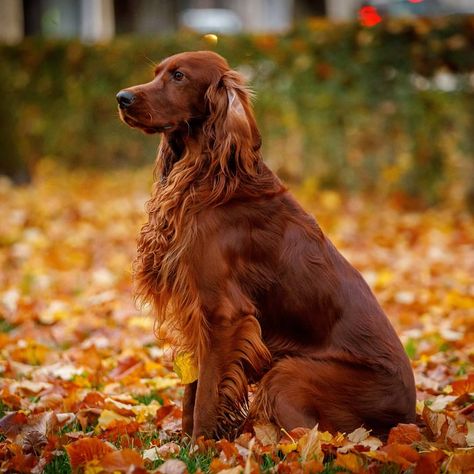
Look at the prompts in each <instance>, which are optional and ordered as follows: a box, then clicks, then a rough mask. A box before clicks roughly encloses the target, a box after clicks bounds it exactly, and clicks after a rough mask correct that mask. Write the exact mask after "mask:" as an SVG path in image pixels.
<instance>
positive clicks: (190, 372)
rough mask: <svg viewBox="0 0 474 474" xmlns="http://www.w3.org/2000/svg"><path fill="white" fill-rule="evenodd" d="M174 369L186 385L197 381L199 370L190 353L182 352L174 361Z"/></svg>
mask: <svg viewBox="0 0 474 474" xmlns="http://www.w3.org/2000/svg"><path fill="white" fill-rule="evenodd" d="M173 369H174V371H175V372H176V374H177V375H178V377H179V378H180V379H181V382H182V383H184V384H189V383H192V382H194V381H195V380H197V378H198V368H197V366H196V364H195V363H194V360H193V356H192V355H191V354H190V353H189V352H181V353H180V354H178V355H177V356H176V358H175V359H174V365H173Z"/></svg>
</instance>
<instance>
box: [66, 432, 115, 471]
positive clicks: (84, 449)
mask: <svg viewBox="0 0 474 474" xmlns="http://www.w3.org/2000/svg"><path fill="white" fill-rule="evenodd" d="M65 449H66V452H67V455H68V457H69V462H70V463H71V467H72V468H73V469H76V468H78V467H80V466H84V465H85V464H86V463H88V462H90V461H100V460H101V459H102V458H103V457H104V456H105V455H106V454H108V453H111V452H112V451H114V447H113V446H112V445H111V444H109V443H107V442H104V441H102V440H100V439H97V438H81V439H78V440H77V441H74V442H73V443H71V444H68V445H67V446H65Z"/></svg>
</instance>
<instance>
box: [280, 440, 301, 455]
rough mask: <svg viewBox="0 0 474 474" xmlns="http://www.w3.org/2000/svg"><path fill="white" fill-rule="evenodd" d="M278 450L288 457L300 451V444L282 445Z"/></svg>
mask: <svg viewBox="0 0 474 474" xmlns="http://www.w3.org/2000/svg"><path fill="white" fill-rule="evenodd" d="M277 448H278V449H279V450H280V451H281V452H282V453H283V454H284V455H285V456H286V455H287V454H290V453H291V452H292V451H296V450H297V449H298V443H280V444H278V445H277Z"/></svg>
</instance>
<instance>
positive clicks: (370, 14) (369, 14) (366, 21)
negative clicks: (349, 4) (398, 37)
mask: <svg viewBox="0 0 474 474" xmlns="http://www.w3.org/2000/svg"><path fill="white" fill-rule="evenodd" d="M359 18H360V23H361V24H362V26H367V27H369V28H370V27H372V26H375V25H376V24H377V23H380V22H381V21H382V17H381V16H380V15H379V12H378V11H377V9H376V8H375V7H372V6H369V5H367V6H365V7H362V8H361V9H360V10H359Z"/></svg>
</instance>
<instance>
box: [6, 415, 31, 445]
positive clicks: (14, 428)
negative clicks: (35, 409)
mask: <svg viewBox="0 0 474 474" xmlns="http://www.w3.org/2000/svg"><path fill="white" fill-rule="evenodd" d="M27 422H28V418H27V416H26V415H25V413H23V412H21V411H17V412H15V413H10V414H8V415H5V416H4V417H3V418H2V419H1V420H0V433H2V434H3V435H5V436H6V437H7V438H8V439H9V440H10V441H13V440H14V439H15V438H16V436H17V435H18V434H19V433H20V432H21V430H22V429H23V426H24V425H25V424H26V423H27Z"/></svg>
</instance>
